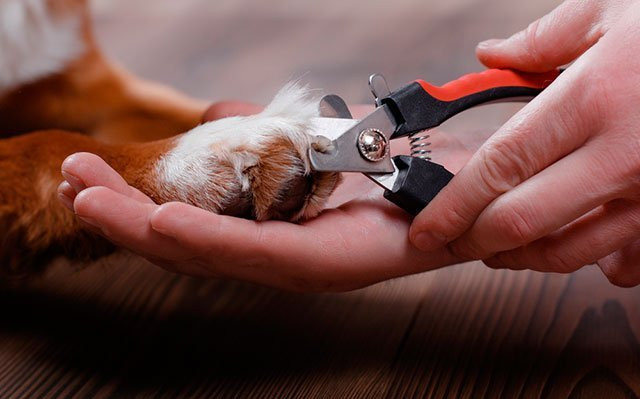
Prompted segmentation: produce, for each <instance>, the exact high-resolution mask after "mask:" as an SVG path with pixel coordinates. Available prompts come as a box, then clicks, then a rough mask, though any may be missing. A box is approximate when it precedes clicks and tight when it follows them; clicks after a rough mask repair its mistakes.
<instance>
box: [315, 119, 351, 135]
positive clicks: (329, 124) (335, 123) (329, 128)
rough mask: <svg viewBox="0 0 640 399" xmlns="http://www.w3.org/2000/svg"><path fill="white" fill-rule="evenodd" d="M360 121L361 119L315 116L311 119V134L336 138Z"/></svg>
mask: <svg viewBox="0 0 640 399" xmlns="http://www.w3.org/2000/svg"><path fill="white" fill-rule="evenodd" d="M358 122H360V121H359V120H357V119H342V118H313V119H312V120H311V130H310V131H309V134H312V135H315V136H324V137H326V138H328V139H330V140H334V139H337V138H338V137H340V136H341V135H342V134H343V133H344V132H346V131H347V130H349V129H351V128H352V127H354V126H355V125H356V124H357V123H358Z"/></svg>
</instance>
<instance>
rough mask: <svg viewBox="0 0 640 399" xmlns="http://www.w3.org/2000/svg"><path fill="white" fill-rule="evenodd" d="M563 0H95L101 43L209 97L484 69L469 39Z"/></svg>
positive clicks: (361, 87)
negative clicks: (297, 82) (374, 76)
mask: <svg viewBox="0 0 640 399" xmlns="http://www.w3.org/2000/svg"><path fill="white" fill-rule="evenodd" d="M559 3H561V1H559V0H536V1H513V0H448V1H442V0H438V1H436V0H395V1H381V0H348V1H344V0H323V1H313V2H312V1H299V0H275V1H274V0H270V1H259V0H215V1H211V0H180V1H172V0H164V1H158V0H136V1H130V0H93V2H92V4H93V14H94V18H95V22H96V30H97V34H98V37H99V40H100V42H101V45H102V46H103V48H104V49H105V51H106V52H107V53H108V54H109V55H111V56H112V58H115V59H117V60H119V61H120V62H121V63H123V64H124V65H125V66H126V67H128V68H129V69H131V70H133V71H134V72H136V73H138V74H140V75H142V76H144V77H146V78H150V79H153V80H157V81H161V82H164V83H167V84H169V85H171V86H174V87H176V88H179V89H181V90H183V91H185V92H186V93H188V94H190V95H192V96H196V97H201V98H204V99H210V100H212V101H215V100H221V99H241V100H247V101H255V102H259V103H264V102H267V101H268V100H269V99H270V98H271V97H272V96H273V94H274V93H275V92H276V91H277V89H278V88H279V87H280V86H282V85H283V83H285V82H287V81H288V80H290V79H293V78H302V79H303V81H304V82H306V83H308V84H309V85H311V87H314V88H320V89H323V90H324V91H325V92H337V93H339V94H340V95H342V96H343V97H344V98H345V99H346V100H347V101H348V102H351V103H356V102H366V103H369V102H371V96H370V94H369V91H368V88H367V84H366V83H367V77H368V76H369V74H371V73H374V72H381V73H383V74H384V75H385V76H386V77H387V80H388V82H389V85H390V87H391V88H396V87H398V86H400V85H402V84H404V83H406V82H408V81H411V80H414V79H417V78H422V79H425V80H427V81H430V82H433V83H445V82H447V81H449V80H451V79H454V78H456V77H458V76H460V75H462V74H464V73H468V72H473V71H476V70H479V69H480V68H481V66H480V64H479V63H478V62H477V61H476V59H475V56H474V47H475V45H476V44H477V43H478V42H479V41H481V40H484V39H488V38H494V37H498V38H499V37H506V36H508V35H510V34H511V33H513V32H515V31H517V30H519V29H522V28H524V27H526V26H527V25H528V24H529V23H530V22H531V21H533V20H534V19H536V18H538V17H540V16H542V15H544V14H545V13H547V12H548V11H550V10H552V9H553V8H554V7H555V6H557V5H558V4H559Z"/></svg>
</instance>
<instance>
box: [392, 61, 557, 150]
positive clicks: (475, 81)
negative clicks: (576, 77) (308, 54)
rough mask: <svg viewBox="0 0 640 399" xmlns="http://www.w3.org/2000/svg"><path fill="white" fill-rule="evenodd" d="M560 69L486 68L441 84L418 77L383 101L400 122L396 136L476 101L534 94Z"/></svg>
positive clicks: (432, 124)
mask: <svg viewBox="0 0 640 399" xmlns="http://www.w3.org/2000/svg"><path fill="white" fill-rule="evenodd" d="M561 72H562V71H560V70H556V71H551V72H546V73H541V74H535V73H525V72H517V71H513V70H508V69H489V70H486V71H484V72H480V73H472V74H469V75H465V76H463V77H461V78H460V79H457V80H454V81H452V82H449V83H447V84H445V85H444V86H441V87H438V86H434V85H432V84H430V83H427V82H425V81H423V80H417V81H415V82H413V83H411V84H409V85H407V86H405V87H403V88H401V89H400V90H398V91H396V92H394V93H391V94H390V95H389V97H387V98H385V99H383V100H382V102H383V103H384V104H387V105H388V106H389V108H390V109H391V110H392V111H393V113H394V115H395V117H396V119H397V120H398V122H399V123H398V125H399V126H398V128H397V129H396V132H395V133H394V135H393V136H392V138H397V137H402V136H406V135H408V134H411V133H413V132H417V131H420V130H425V129H430V128H433V127H436V126H438V125H440V124H441V123H442V122H444V121H446V120H447V119H449V118H451V117H452V116H454V115H456V114H458V113H460V112H462V111H464V110H466V109H469V108H471V107H475V106H477V105H481V104H486V103H490V102H495V101H509V100H512V99H513V100H516V99H522V98H532V97H535V96H536V95H538V94H540V92H541V91H542V90H544V89H545V88H547V86H549V85H550V84H551V83H552V82H553V81H554V80H555V79H556V78H557V77H558V76H559V75H560V73H561Z"/></svg>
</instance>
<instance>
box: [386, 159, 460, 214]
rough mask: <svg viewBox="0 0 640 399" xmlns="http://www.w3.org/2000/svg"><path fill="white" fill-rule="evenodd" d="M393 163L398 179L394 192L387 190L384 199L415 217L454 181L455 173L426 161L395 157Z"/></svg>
mask: <svg viewBox="0 0 640 399" xmlns="http://www.w3.org/2000/svg"><path fill="white" fill-rule="evenodd" d="M393 162H394V163H395V165H396V167H397V168H398V178H397V179H396V182H395V184H394V185H393V190H391V191H390V190H385V192H384V197H385V198H386V199H387V200H389V201H391V202H393V203H394V204H396V205H398V206H399V207H400V208H402V209H404V210H405V211H407V212H408V213H410V214H411V215H414V216H415V215H417V214H418V213H420V211H422V210H423V209H424V208H425V207H426V206H427V205H428V204H429V202H431V200H433V199H434V198H435V196H436V195H438V193H439V192H440V190H442V189H443V188H444V186H446V185H447V184H448V183H449V182H450V181H451V179H453V173H451V172H449V171H448V170H447V169H445V168H444V166H442V165H438V164H436V163H433V162H429V161H427V160H424V159H420V158H415V157H410V156H407V155H400V156H395V157H393Z"/></svg>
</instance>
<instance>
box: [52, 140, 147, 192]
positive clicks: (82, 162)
mask: <svg viewBox="0 0 640 399" xmlns="http://www.w3.org/2000/svg"><path fill="white" fill-rule="evenodd" d="M62 175H63V176H64V178H65V180H66V181H67V182H68V183H69V184H70V185H71V186H72V187H73V188H74V189H75V191H76V193H79V192H80V191H82V190H84V189H85V188H86V187H93V186H103V187H108V188H110V189H112V190H113V191H115V192H117V193H120V194H123V195H126V196H127V197H131V198H133V199H135V200H137V201H140V202H143V203H148V204H152V203H153V201H152V200H151V198H149V197H147V196H146V195H145V194H143V193H142V192H140V190H138V189H136V188H134V187H131V186H130V185H129V184H128V183H127V182H126V181H125V180H124V178H122V176H120V174H118V172H116V171H115V170H113V168H111V166H109V165H108V164H107V163H106V162H105V161H104V160H103V159H102V158H100V157H99V156H97V155H95V154H91V153H88V152H79V153H76V154H73V155H70V156H68V157H67V158H66V159H65V160H64V162H63V163H62Z"/></svg>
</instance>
